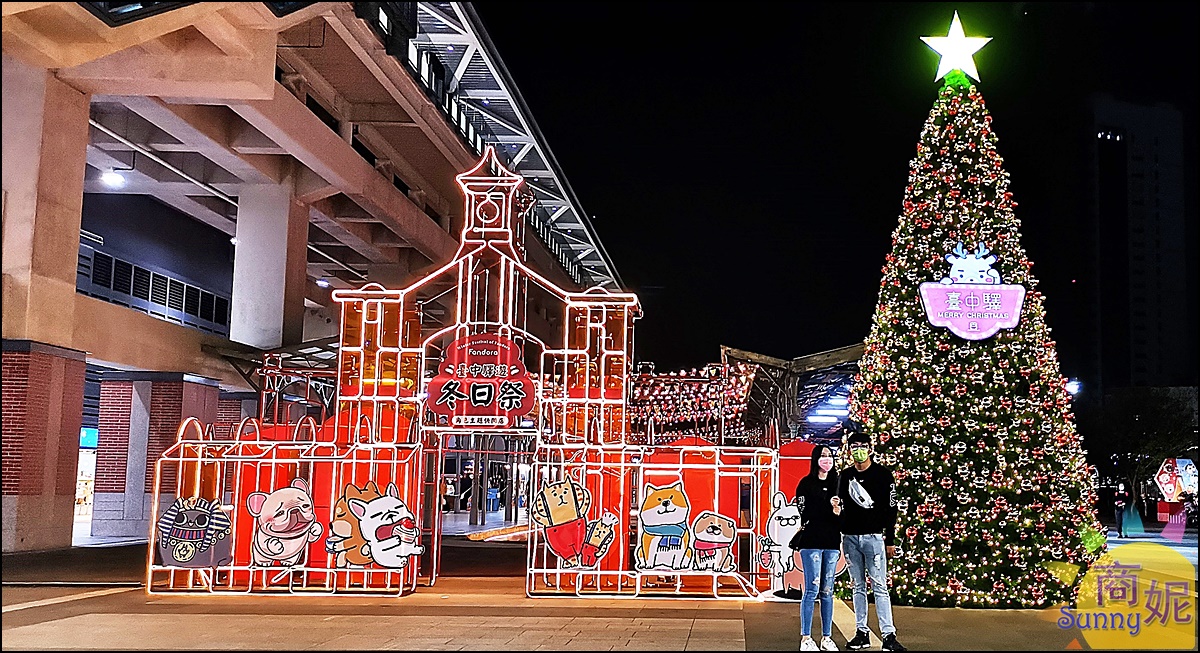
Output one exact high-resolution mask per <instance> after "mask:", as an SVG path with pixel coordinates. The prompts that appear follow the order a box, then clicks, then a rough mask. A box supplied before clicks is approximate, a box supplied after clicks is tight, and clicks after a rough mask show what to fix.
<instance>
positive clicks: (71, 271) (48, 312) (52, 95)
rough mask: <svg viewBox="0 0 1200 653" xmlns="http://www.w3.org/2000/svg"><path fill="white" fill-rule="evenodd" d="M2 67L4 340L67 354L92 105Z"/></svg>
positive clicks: (50, 81)
mask: <svg viewBox="0 0 1200 653" xmlns="http://www.w3.org/2000/svg"><path fill="white" fill-rule="evenodd" d="M3 65H4V86H3V94H4V101H3V105H2V106H3V132H4V138H3V141H4V144H3V149H4V161H3V168H2V171H3V179H4V197H3V202H4V225H3V236H4V237H3V247H4V256H3V261H4V263H3V264H4V296H3V302H4V312H3V324H4V327H3V328H4V337H5V338H10V339H21V340H25V339H28V340H32V341H35V342H41V343H46V344H50V345H55V346H58V347H71V345H72V337H73V333H72V332H73V328H74V312H75V311H74V308H75V268H76V265H77V263H78V257H79V217H80V214H81V212H82V209H83V173H84V169H85V167H86V162H87V144H88V122H87V121H88V105H89V99H90V98H89V96H88V95H87V94H85V93H80V92H79V91H76V90H75V89H73V88H71V87H70V86H67V85H66V84H64V83H62V82H61V81H59V80H58V79H56V78H55V77H54V75H52V74H51V73H50V72H48V71H46V70H44V69H42V68H37V67H34V66H30V65H28V64H26V63H24V62H22V61H19V60H17V59H14V58H13V57H11V56H10V55H8V54H7V53H6V54H4V64H3Z"/></svg>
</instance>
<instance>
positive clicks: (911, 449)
mask: <svg viewBox="0 0 1200 653" xmlns="http://www.w3.org/2000/svg"><path fill="white" fill-rule="evenodd" d="M925 40H926V42H927V43H929V45H930V46H931V47H933V48H934V49H935V50H938V52H939V53H940V54H942V55H943V56H942V61H941V66H940V68H939V71H938V75H937V78H939V79H943V78H944V84H943V86H942V88H941V90H940V91H939V93H938V98H937V101H936V102H935V103H934V106H933V110H932V111H930V113H929V118H928V120H926V122H925V127H924V129H923V130H922V132H921V140H920V142H919V143H918V144H917V156H916V158H915V159H913V160H912V162H911V164H910V165H911V171H910V173H909V179H908V186H907V188H906V189H905V193H904V205H903V212H902V213H901V216H900V223H899V225H898V226H897V227H896V230H895V232H894V233H893V235H892V251H891V253H890V254H888V255H887V257H886V263H885V264H884V266H883V280H882V282H881V283H880V289H879V302H878V305H877V306H876V309H875V316H874V320H873V324H872V327H871V331H870V335H869V336H868V338H867V340H866V348H865V352H864V354H863V358H862V361H861V371H860V374H859V375H858V376H857V377H856V382H855V385H854V392H853V395H852V398H851V402H850V411H851V412H850V414H851V416H852V417H853V418H854V419H855V420H857V421H858V422H859V423H860V424H861V425H862V427H863V428H864V430H865V431H866V432H867V433H869V434H871V436H872V438H873V440H874V442H875V451H876V460H878V461H880V462H882V463H883V464H884V465H887V466H889V467H891V468H892V469H893V471H894V473H895V476H896V490H897V491H896V499H897V507H898V517H897V522H896V537H897V543H898V544H899V545H900V547H901V552H900V553H899V554H898V555H897V556H896V558H895V559H893V560H890V561H889V567H890V572H891V577H892V596H893V600H895V601H896V602H898V603H901V604H909V605H926V606H962V607H1033V606H1046V605H1051V604H1053V603H1057V602H1060V601H1070V600H1072V599H1073V598H1074V595H1075V592H1076V589H1077V587H1078V581H1079V578H1080V576H1081V575H1082V574H1080V573H1078V572H1080V571H1083V570H1085V569H1086V568H1087V566H1088V565H1089V564H1090V563H1091V562H1092V561H1093V560H1095V559H1096V557H1097V556H1098V554H1099V549H1100V548H1102V546H1103V544H1102V543H1103V536H1102V535H1100V534H1099V531H1098V529H1099V526H1100V525H1099V521H1098V519H1097V516H1096V509H1095V502H1096V497H1095V489H1094V486H1093V483H1092V478H1091V474H1092V471H1093V470H1092V469H1090V468H1089V467H1088V465H1087V463H1086V461H1085V459H1084V451H1083V449H1082V447H1081V444H1080V438H1079V435H1078V433H1077V432H1076V430H1075V425H1074V416H1073V415H1072V414H1071V397H1070V394H1069V393H1068V392H1067V389H1066V379H1065V378H1063V377H1062V375H1061V373H1060V372H1059V364H1058V358H1057V354H1056V353H1055V343H1054V341H1053V340H1052V339H1051V338H1050V329H1049V328H1048V327H1047V326H1046V322H1045V308H1044V303H1045V302H1044V297H1043V296H1042V295H1041V293H1039V292H1037V290H1036V287H1037V280H1036V279H1034V277H1033V274H1032V265H1033V264H1032V262H1031V261H1030V260H1029V259H1028V257H1027V256H1026V255H1025V250H1024V249H1023V248H1022V247H1021V235H1020V232H1019V227H1020V222H1019V221H1018V220H1017V217H1016V215H1015V214H1014V209H1016V207H1017V203H1016V202H1014V201H1013V198H1012V197H1013V196H1012V193H1011V192H1009V189H1008V185H1009V178H1008V173H1007V172H1005V170H1004V168H1003V159H1001V158H1000V156H999V155H998V154H997V152H996V140H997V139H996V134H995V133H994V132H993V131H992V117H991V115H989V114H988V111H987V108H986V107H985V106H984V102H983V97H982V95H980V93H979V90H978V89H977V88H976V87H975V85H974V84H973V83H972V82H971V80H970V79H968V77H967V74H970V75H971V76H972V77H975V78H976V79H977V78H978V75H977V72H976V70H975V65H974V62H973V61H972V58H971V55H972V54H973V53H974V52H975V51H976V50H978V49H979V48H980V47H982V46H983V44H985V43H986V42H987V40H988V39H983V38H967V37H965V36H964V35H963V32H962V27H961V23H960V22H959V19H958V14H957V13H955V16H954V21H953V23H952V25H951V30H950V36H948V37H927V38H926V39H925ZM992 257H994V259H993V258H992ZM960 264H961V265H960ZM922 284H925V285H926V286H927V288H921V286H922ZM956 284H957V285H956ZM989 289H994V291H993V292H990V293H989V292H988V290H989ZM1002 290H1003V291H1004V292H1006V293H1009V294H1008V295H1005V296H1004V299H1005V301H1010V304H1011V301H1015V302H1016V303H1015V304H1011V305H1010V306H1008V307H1007V308H1009V309H1012V308H1013V307H1015V310H1014V311H1013V312H1012V314H1011V315H1009V316H1008V318H1009V319H1008V321H1007V322H1006V321H1005V320H1004V319H1002V316H1003V315H1004V310H1005V308H1006V307H1002V306H1001V305H1000V300H1001V294H1000V292H1001V291H1002ZM927 291H928V294H927ZM935 291H937V292H940V293H941V294H940V295H939V294H937V292H935ZM1022 293H1023V301H1022V298H1021V297H1020V295H1021V294H1022ZM935 299H937V300H938V301H940V302H941V303H940V304H937V305H934V304H935V301H934V300H935ZM950 318H956V319H950ZM976 318H977V319H976ZM939 320H941V321H940V322H939ZM931 322H932V323H931ZM935 323H936V324H943V325H948V326H951V327H952V328H949V329H948V328H944V326H935Z"/></svg>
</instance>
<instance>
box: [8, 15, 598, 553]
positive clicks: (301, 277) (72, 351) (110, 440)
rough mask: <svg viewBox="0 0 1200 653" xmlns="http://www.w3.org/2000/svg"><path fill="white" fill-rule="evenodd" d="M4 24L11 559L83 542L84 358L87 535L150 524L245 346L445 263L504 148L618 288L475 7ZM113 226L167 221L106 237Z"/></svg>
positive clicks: (310, 336) (242, 375)
mask: <svg viewBox="0 0 1200 653" xmlns="http://www.w3.org/2000/svg"><path fill="white" fill-rule="evenodd" d="M3 39H4V40H3V74H4V79H3V94H4V96H3V157H4V158H3V210H4V224H3V248H4V249H3V301H4V310H3V337H4V368H3V377H4V432H3V509H4V515H3V525H4V526H3V550H4V551H13V550H39V549H50V548H57V547H63V546H69V545H70V542H71V528H72V519H71V515H72V506H73V505H74V502H75V490H76V460H77V451H78V443H79V437H80V436H79V432H80V426H81V424H82V420H83V417H82V415H83V413H84V412H85V409H84V406H85V398H84V397H85V394H87V393H86V392H85V378H87V379H91V378H92V376H96V375H92V370H93V368H95V369H100V368H101V367H102V368H104V369H106V370H108V371H107V372H104V374H103V375H98V376H96V380H97V381H98V387H99V391H98V393H93V394H98V397H91V398H90V399H89V400H88V401H90V402H91V404H89V405H92V407H93V409H95V410H97V411H98V417H96V418H95V420H96V424H97V426H96V428H97V430H98V432H99V448H98V453H97V462H96V465H97V469H96V479H95V493H96V494H95V496H96V504H95V522H94V523H93V532H95V533H97V534H100V533H111V534H117V535H119V534H125V533H136V532H138V531H139V529H140V530H141V531H142V532H144V526H145V515H146V514H147V508H148V506H147V505H146V490H147V489H148V487H149V479H148V478H147V474H146V466H147V461H153V460H154V459H155V457H156V456H157V454H158V453H159V452H161V451H162V450H163V449H164V448H165V446H166V445H167V444H168V443H169V442H170V441H171V440H172V439H173V437H174V427H175V425H177V424H178V422H179V421H180V420H181V419H182V418H184V417H187V416H190V415H195V416H197V417H200V418H201V420H202V421H206V422H214V421H221V420H222V419H224V420H225V421H227V422H232V421H236V419H238V418H239V417H241V416H242V415H244V414H246V413H247V412H248V411H249V410H252V408H251V405H250V404H248V403H247V402H245V401H243V400H244V399H245V398H246V396H247V395H244V394H236V393H237V392H238V391H243V392H244V391H249V390H251V389H252V384H253V381H254V376H253V373H252V371H253V370H252V369H251V368H252V365H249V366H247V365H245V364H243V365H241V366H240V369H239V367H238V366H235V365H234V364H231V360H232V361H233V362H234V363H237V361H239V360H241V361H242V362H243V363H247V362H249V361H253V360H254V359H255V358H256V357H257V356H259V355H260V354H261V352H262V351H265V350H273V349H277V348H281V347H282V348H289V349H291V350H293V351H310V352H312V351H318V350H319V349H320V348H319V347H310V348H308V349H307V350H306V349H305V346H306V343H312V342H323V340H322V339H324V338H327V337H328V336H330V335H332V334H335V333H336V332H337V326H338V325H337V320H338V315H337V313H336V311H334V310H331V309H332V302H331V300H330V297H329V292H330V290H331V289H334V288H349V287H358V286H360V285H362V284H363V283H365V282H367V281H374V282H379V283H382V284H384V285H399V284H403V283H404V282H405V281H406V280H408V279H411V278H413V277H414V276H416V275H419V274H421V273H422V272H423V271H424V270H427V269H429V267H430V266H432V265H434V264H435V263H439V262H441V261H444V260H446V259H448V258H450V257H451V256H452V255H453V253H454V251H455V248H456V247H457V233H458V231H459V230H460V228H461V226H462V221H463V216H462V208H461V198H460V196H459V191H458V188H457V186H456V185H455V183H454V175H455V174H456V173H458V172H460V171H462V170H465V169H468V168H470V167H471V166H472V165H473V164H474V163H475V162H476V161H477V159H478V156H479V154H480V152H482V150H483V148H484V147H485V146H486V145H488V144H493V145H497V146H498V147H497V149H498V150H499V151H501V152H503V155H502V156H503V159H504V162H505V163H506V165H510V166H511V167H512V168H513V169H515V170H517V171H518V172H520V173H521V174H523V175H524V176H525V177H526V183H527V184H528V188H529V189H530V190H529V192H528V197H527V198H526V200H527V206H528V210H527V212H526V214H525V221H524V222H523V224H522V228H523V230H524V233H523V234H522V235H521V242H522V243H523V249H524V252H525V256H526V257H527V260H528V261H529V262H530V264H531V265H533V266H534V267H535V268H537V269H538V270H539V271H541V272H542V273H543V274H545V275H546V276H548V277H549V278H550V279H552V280H554V281H555V282H556V283H558V284H560V285H562V286H563V287H567V288H579V289H582V288H587V287H591V286H594V285H602V286H606V287H609V288H613V289H616V288H618V287H619V285H620V278H619V276H618V275H617V273H616V271H615V269H614V268H613V266H612V263H611V261H609V259H608V257H607V254H606V253H605V252H604V248H603V245H602V244H601V243H600V241H599V238H598V236H597V235H596V234H595V232H594V229H593V228H592V226H591V224H590V223H589V222H588V220H587V218H586V213H585V212H584V211H583V209H582V208H581V206H580V202H579V199H578V198H577V197H575V195H574V193H573V192H572V191H571V188H570V185H569V183H568V182H567V180H566V177H565V174H564V173H563V171H562V170H561V169H560V168H559V166H558V164H557V162H556V161H555V160H554V157H553V154H552V152H551V151H550V148H549V145H548V144H547V143H546V142H545V139H544V138H543V137H542V135H541V133H540V132H539V131H538V129H537V125H536V122H535V121H534V119H533V116H532V115H531V114H530V112H529V110H528V108H527V107H526V106H525V104H524V101H523V100H522V99H521V97H520V94H519V91H518V90H517V89H516V87H515V85H514V84H513V83H512V80H511V78H510V77H509V76H508V73H507V71H506V70H505V68H504V65H503V62H502V60H501V59H500V56H499V53H498V52H496V50H495V48H494V46H492V44H491V40H490V38H489V37H488V35H487V33H486V31H485V29H484V27H483V25H482V22H481V21H480V20H479V18H478V16H477V15H476V13H475V11H474V9H473V8H472V7H471V6H470V5H469V4H464V3H449V2H436V3H424V2H422V3H393V2H387V3H344V2H340V3H339V2H318V3H311V2H280V3H261V2H249V3H232V2H230V3H223V2H216V3H173V2H150V3H86V2H81V3H71V2H29V3H4V4H3ZM145 198H152V201H153V202H154V204H153V205H152V206H153V207H155V208H154V209H153V210H152V211H151V210H148V209H147V208H146V207H147V205H146V204H144V203H140V204H139V203H137V202H145V201H146V199H145ZM161 207H169V208H161ZM160 214H161V216H166V217H163V218H162V222H161V224H157V225H156V224H154V221H155V220H158V219H159V218H158V216H160ZM121 221H127V222H128V224H134V225H143V227H141V229H143V230H145V225H147V224H150V225H152V228H151V229H150V231H156V230H158V231H163V232H164V233H162V234H159V235H158V236H154V235H153V234H151V235H149V236H146V238H145V239H143V240H139V241H138V242H141V243H143V245H141V246H138V247H134V248H133V250H134V251H133V252H132V253H128V252H126V253H123V254H122V253H120V252H117V253H114V252H113V251H110V248H109V247H108V246H106V245H105V238H106V233H105V231H106V228H107V227H108V226H111V225H116V224H117V223H119V222H121ZM148 221H149V222H148ZM193 223H195V224H193ZM92 225H100V226H98V227H95V228H94V229H91V228H85V227H89V226H92ZM199 225H203V227H200V226H199ZM113 230H114V233H115V232H116V231H117V228H116V227H115V226H113ZM193 230H197V231H195V233H197V234H203V238H201V239H200V240H203V241H204V242H205V243H212V242H215V243H217V246H213V245H211V244H209V245H204V246H201V244H200V240H196V241H195V243H196V244H195V246H194V247H193V246H192V245H191V242H192V241H191V240H189V239H190V238H192V236H188V235H185V232H186V234H191V233H193ZM81 236H82V240H81ZM107 237H108V238H109V245H111V244H112V242H113V240H114V237H113V236H112V235H108V236H107ZM154 238H159V240H157V241H156V240H154ZM197 238H199V237H197ZM223 238H228V239H229V241H230V246H229V249H230V250H231V254H230V255H229V260H220V259H221V258H222V256H221V255H220V249H221V248H220V245H221V244H222V239H223ZM172 239H173V240H172ZM146 243H148V244H146ZM170 243H174V244H173V245H172V244H170ZM149 250H154V256H155V257H156V258H154V260H153V261H151V260H150V258H149V257H150V253H149ZM213 251H216V252H217V254H216V255H214V254H212V252H213ZM143 254H145V257H143ZM175 258H177V259H178V260H179V261H183V260H185V259H187V260H189V261H192V262H193V263H189V264H188V266H192V268H195V269H205V270H207V269H210V268H212V269H217V273H216V274H215V276H214V277H213V278H219V279H222V280H223V281H221V282H219V283H217V282H213V283H212V284H210V285H206V284H205V282H204V281H203V280H202V281H195V279H197V278H200V277H202V276H204V275H203V274H201V273H199V272H194V271H193V270H192V269H191V268H189V269H187V270H185V269H173V266H172V263H171V261H172V260H174V259H175ZM198 259H202V260H198ZM164 261H166V262H165V263H164ZM197 261H198V262H197ZM179 265H180V267H181V268H184V267H188V266H185V265H184V264H183V263H180V264H179ZM189 275H191V276H189ZM210 286H211V287H210ZM218 286H220V287H218ZM135 309H136V310H135ZM429 314H430V315H431V316H432V319H437V311H436V310H432V311H429ZM557 326H558V325H555V324H553V323H552V322H550V321H547V322H546V324H544V325H543V328H546V329H554V328H556V327H557ZM89 366H91V367H89ZM89 375H92V376H89ZM97 402H98V404H97ZM97 406H98V408H97Z"/></svg>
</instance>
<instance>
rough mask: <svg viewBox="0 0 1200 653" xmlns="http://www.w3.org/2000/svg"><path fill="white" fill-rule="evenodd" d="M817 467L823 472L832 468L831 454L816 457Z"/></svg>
mask: <svg viewBox="0 0 1200 653" xmlns="http://www.w3.org/2000/svg"><path fill="white" fill-rule="evenodd" d="M817 467H820V468H821V471H823V472H827V471H829V470H831V469H833V456H821V457H820V458H818V459H817Z"/></svg>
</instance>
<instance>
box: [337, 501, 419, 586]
mask: <svg viewBox="0 0 1200 653" xmlns="http://www.w3.org/2000/svg"><path fill="white" fill-rule="evenodd" d="M347 503H348V504H349V505H350V512H351V514H353V515H354V516H355V517H357V518H358V523H359V528H360V529H361V530H362V537H363V539H364V540H366V541H367V543H366V544H364V545H363V546H362V553H363V555H368V556H370V557H371V559H372V560H374V561H375V564H377V565H379V566H381V567H388V568H391V569H403V568H404V567H407V566H408V558H409V556H413V555H420V554H422V553H424V552H425V547H424V546H421V545H420V544H417V538H418V537H419V536H420V534H421V533H420V531H419V530H418V529H417V520H416V518H415V517H414V516H413V514H412V511H410V510H409V509H408V506H406V505H404V502H403V501H401V500H400V493H399V491H398V490H397V489H396V484H395V483H388V486H387V490H386V491H385V492H384V493H383V496H381V497H379V498H377V499H372V500H370V501H363V500H362V499H350V500H349V501H348V502H347Z"/></svg>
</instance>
